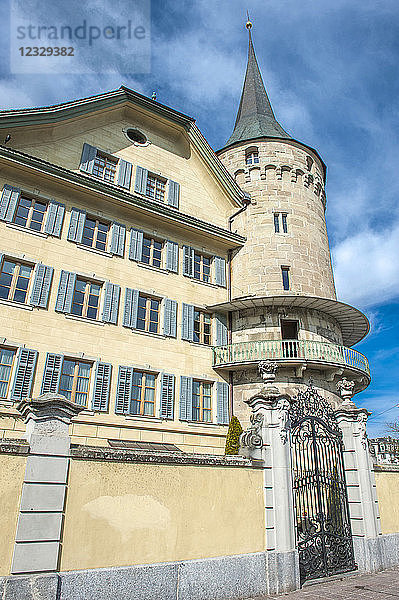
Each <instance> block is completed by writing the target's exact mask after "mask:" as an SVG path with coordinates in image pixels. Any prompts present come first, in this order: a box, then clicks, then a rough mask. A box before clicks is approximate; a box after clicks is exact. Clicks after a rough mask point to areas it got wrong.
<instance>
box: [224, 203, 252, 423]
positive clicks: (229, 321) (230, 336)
mask: <svg viewBox="0 0 399 600" xmlns="http://www.w3.org/2000/svg"><path fill="white" fill-rule="evenodd" d="M244 202H245V204H244V206H242V207H241V208H240V209H239V210H237V212H235V213H234V214H232V215H231V217H229V231H231V226H232V223H233V220H234V218H235V217H237V216H238V215H239V214H241V213H242V212H244V210H246V209H247V208H248V206H249V205H250V204H251V196H250V195H249V194H248V193H247V192H245V195H244ZM232 255H233V252H232V250H229V251H228V254H227V263H228V270H227V279H228V281H227V286H228V299H229V302H231V298H232V289H231V259H232ZM232 340H233V314H232V311H231V310H229V312H228V315H227V343H228V344H231V343H232ZM229 384H230V385H229V404H230V417H232V416H233V414H234V412H233V408H234V403H233V396H234V394H233V371H229Z"/></svg>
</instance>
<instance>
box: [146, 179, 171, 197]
mask: <svg viewBox="0 0 399 600" xmlns="http://www.w3.org/2000/svg"><path fill="white" fill-rule="evenodd" d="M165 185H166V181H165V179H161V178H160V177H157V176H156V175H152V174H151V173H148V176H147V184H146V190H145V195H146V196H148V197H149V198H152V200H156V201H157V202H164V200H165Z"/></svg>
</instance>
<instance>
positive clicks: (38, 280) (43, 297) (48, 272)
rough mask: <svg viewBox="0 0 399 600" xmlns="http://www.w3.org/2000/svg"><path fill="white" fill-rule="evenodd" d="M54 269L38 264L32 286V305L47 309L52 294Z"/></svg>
mask: <svg viewBox="0 0 399 600" xmlns="http://www.w3.org/2000/svg"><path fill="white" fill-rule="evenodd" d="M53 272H54V269H53V267H46V265H42V264H41V263H38V264H37V265H36V268H35V277H34V279H33V284H32V292H31V295H30V304H31V305H32V306H39V307H40V308H46V307H47V302H48V297H49V293H50V286H51V280H52V279H53Z"/></svg>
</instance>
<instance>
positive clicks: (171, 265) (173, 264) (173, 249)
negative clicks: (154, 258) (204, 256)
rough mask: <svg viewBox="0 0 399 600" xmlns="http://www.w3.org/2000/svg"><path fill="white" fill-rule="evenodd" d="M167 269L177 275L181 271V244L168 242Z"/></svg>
mask: <svg viewBox="0 0 399 600" xmlns="http://www.w3.org/2000/svg"><path fill="white" fill-rule="evenodd" d="M166 268H167V270H168V271H172V272H173V273H177V272H178V270H179V244H177V243H176V242H171V241H170V240H166Z"/></svg>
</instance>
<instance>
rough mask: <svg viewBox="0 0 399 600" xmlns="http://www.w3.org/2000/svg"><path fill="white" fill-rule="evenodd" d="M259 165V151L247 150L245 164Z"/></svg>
mask: <svg viewBox="0 0 399 600" xmlns="http://www.w3.org/2000/svg"><path fill="white" fill-rule="evenodd" d="M258 163H259V151H258V149H257V148H247V150H246V151H245V164H246V165H256V164H258Z"/></svg>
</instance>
